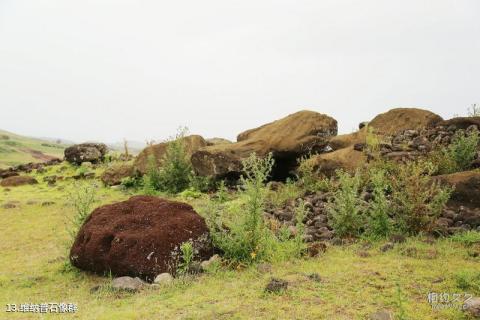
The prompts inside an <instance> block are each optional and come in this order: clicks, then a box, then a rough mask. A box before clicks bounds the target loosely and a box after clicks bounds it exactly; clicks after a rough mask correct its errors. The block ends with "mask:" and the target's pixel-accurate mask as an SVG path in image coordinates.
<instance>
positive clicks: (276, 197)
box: [267, 179, 304, 208]
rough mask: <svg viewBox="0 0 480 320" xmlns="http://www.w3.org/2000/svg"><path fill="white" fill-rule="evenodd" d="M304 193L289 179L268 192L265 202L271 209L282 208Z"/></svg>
mask: <svg viewBox="0 0 480 320" xmlns="http://www.w3.org/2000/svg"><path fill="white" fill-rule="evenodd" d="M303 192H304V191H303V190H302V189H301V188H300V187H299V186H298V185H297V184H296V183H295V182H294V181H293V180H291V179H287V181H285V183H284V184H280V185H279V186H278V188H277V189H276V190H270V191H269V192H268V194H267V202H268V203H269V204H270V205H272V206H273V207H276V208H278V207H282V206H284V205H285V204H287V202H288V201H291V200H294V199H296V198H298V197H299V196H301V195H302V193H303Z"/></svg>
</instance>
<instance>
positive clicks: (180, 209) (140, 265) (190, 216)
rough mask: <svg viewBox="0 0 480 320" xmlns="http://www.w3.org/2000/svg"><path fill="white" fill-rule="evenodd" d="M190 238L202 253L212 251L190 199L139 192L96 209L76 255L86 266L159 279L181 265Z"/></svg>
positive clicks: (76, 244)
mask: <svg viewBox="0 0 480 320" xmlns="http://www.w3.org/2000/svg"><path fill="white" fill-rule="evenodd" d="M186 241H192V243H193V245H194V249H195V258H196V259H207V258H208V257H211V256H212V254H213V249H212V246H211V242H210V239H209V235H208V228H207V226H206V224H205V220H204V219H203V218H202V217H201V216H200V215H198V214H197V213H196V212H195V211H194V210H193V208H192V207H191V206H190V205H188V204H185V203H181V202H175V201H169V200H165V199H161V198H157V197H153V196H134V197H131V198H130V199H129V200H127V201H122V202H117V203H114V204H109V205H105V206H101V207H99V208H97V209H95V210H94V211H93V212H92V213H91V214H90V216H89V217H88V218H87V220H86V222H85V224H84V225H83V226H82V228H81V229H80V231H79V233H78V235H77V237H76V239H75V242H74V244H73V246H72V248H71V250H70V260H71V262H72V264H73V265H74V266H76V267H78V268H80V269H83V270H89V271H93V272H95V273H99V274H103V273H105V272H110V271H111V272H112V274H114V275H129V276H138V277H141V278H142V279H145V280H147V281H153V280H154V279H155V277H156V276H157V275H158V274H160V273H164V272H169V271H170V269H171V268H172V267H173V268H175V265H176V264H177V263H178V260H179V258H180V250H179V247H180V245H181V244H182V243H184V242H186Z"/></svg>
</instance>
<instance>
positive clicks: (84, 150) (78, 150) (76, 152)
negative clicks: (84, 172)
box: [64, 143, 108, 165]
mask: <svg viewBox="0 0 480 320" xmlns="http://www.w3.org/2000/svg"><path fill="white" fill-rule="evenodd" d="M107 151H108V148H107V146H106V145H105V144H103V143H81V144H75V145H73V146H71V147H68V148H66V149H65V151H64V154H65V160H66V161H68V162H70V163H72V164H76V165H80V164H82V163H83V162H91V163H99V162H102V161H103V160H104V158H105V155H106V154H107Z"/></svg>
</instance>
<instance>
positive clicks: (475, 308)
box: [463, 298, 480, 318]
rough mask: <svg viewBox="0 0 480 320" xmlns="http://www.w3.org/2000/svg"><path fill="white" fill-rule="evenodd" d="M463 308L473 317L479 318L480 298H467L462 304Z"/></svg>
mask: <svg viewBox="0 0 480 320" xmlns="http://www.w3.org/2000/svg"><path fill="white" fill-rule="evenodd" d="M463 309H464V310H465V312H467V313H469V314H470V315H471V316H473V317H474V318H480V298H472V299H470V300H468V301H467V302H466V303H465V305H464V306H463Z"/></svg>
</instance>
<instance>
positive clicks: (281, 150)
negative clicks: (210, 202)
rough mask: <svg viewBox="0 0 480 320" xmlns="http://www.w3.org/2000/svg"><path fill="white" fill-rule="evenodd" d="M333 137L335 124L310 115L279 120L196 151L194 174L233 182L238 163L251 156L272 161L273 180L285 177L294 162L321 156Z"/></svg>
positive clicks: (326, 117)
mask: <svg viewBox="0 0 480 320" xmlns="http://www.w3.org/2000/svg"><path fill="white" fill-rule="evenodd" d="M336 134H337V121H336V120H335V119H333V118H331V117H329V116H327V115H324V114H320V113H317V112H313V111H300V112H297V113H294V114H291V115H289V116H287V117H285V118H283V119H280V120H277V121H274V122H271V123H268V124H265V125H263V126H261V127H258V128H255V129H251V130H248V131H245V132H243V133H240V134H239V135H238V137H237V142H236V143H232V144H222V145H214V146H209V147H205V148H202V149H200V150H199V151H197V152H195V153H194V154H193V155H192V165H193V167H194V169H195V171H196V173H197V174H199V175H202V176H212V177H215V178H237V177H238V176H239V175H240V174H241V172H242V169H243V168H242V163H241V162H242V160H243V159H245V158H247V157H248V156H249V155H250V154H251V153H256V154H257V155H258V156H260V157H263V156H265V155H267V154H268V153H270V152H271V153H272V155H273V157H274V159H275V167H274V169H273V173H272V175H273V178H274V179H276V178H278V179H282V178H284V177H285V176H288V175H289V174H290V172H291V171H292V170H293V169H294V168H295V167H296V166H297V159H298V158H299V157H301V156H302V155H304V154H307V153H309V152H324V151H325V150H324V149H325V147H326V146H327V144H328V140H329V138H330V137H332V136H335V135H336Z"/></svg>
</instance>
